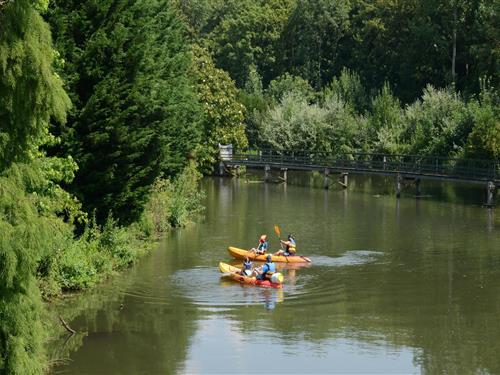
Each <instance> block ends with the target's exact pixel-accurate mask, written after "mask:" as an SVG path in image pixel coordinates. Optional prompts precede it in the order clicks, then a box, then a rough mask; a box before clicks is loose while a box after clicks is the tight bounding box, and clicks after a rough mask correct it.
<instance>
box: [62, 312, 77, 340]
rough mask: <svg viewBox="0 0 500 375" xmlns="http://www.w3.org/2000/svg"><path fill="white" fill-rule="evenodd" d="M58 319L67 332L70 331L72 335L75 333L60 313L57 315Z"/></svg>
mask: <svg viewBox="0 0 500 375" xmlns="http://www.w3.org/2000/svg"><path fill="white" fill-rule="evenodd" d="M59 320H60V321H61V324H62V325H63V326H64V328H66V330H67V331H68V332H70V333H71V334H72V335H74V334H75V333H76V331H75V330H74V329H73V328H71V327H70V326H69V325H68V323H66V321H65V320H64V319H63V317H62V316H61V315H59Z"/></svg>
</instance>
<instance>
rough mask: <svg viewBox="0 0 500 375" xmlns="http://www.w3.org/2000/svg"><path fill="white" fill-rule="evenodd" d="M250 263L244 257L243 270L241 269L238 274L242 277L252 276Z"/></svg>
mask: <svg viewBox="0 0 500 375" xmlns="http://www.w3.org/2000/svg"><path fill="white" fill-rule="evenodd" d="M252 266H253V265H252V261H251V260H250V259H249V258H248V257H245V261H244V262H243V268H242V269H241V271H240V273H241V274H242V275H243V276H248V277H250V276H252V274H253V269H252Z"/></svg>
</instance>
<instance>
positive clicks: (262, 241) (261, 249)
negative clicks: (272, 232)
mask: <svg viewBox="0 0 500 375" xmlns="http://www.w3.org/2000/svg"><path fill="white" fill-rule="evenodd" d="M267 249H269V242H267V234H263V235H261V236H260V238H259V243H258V245H257V248H255V247H254V248H252V249H251V250H250V252H253V253H255V254H264V253H265V252H267Z"/></svg>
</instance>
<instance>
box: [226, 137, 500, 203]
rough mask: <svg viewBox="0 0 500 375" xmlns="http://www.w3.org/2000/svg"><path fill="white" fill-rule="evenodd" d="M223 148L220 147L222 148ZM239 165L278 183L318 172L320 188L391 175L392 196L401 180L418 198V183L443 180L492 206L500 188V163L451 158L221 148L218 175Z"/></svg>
mask: <svg viewBox="0 0 500 375" xmlns="http://www.w3.org/2000/svg"><path fill="white" fill-rule="evenodd" d="M222 147H224V146H222ZM242 166H245V167H247V168H262V169H263V170H264V178H265V180H266V181H267V180H269V178H270V172H271V170H272V169H275V170H278V171H280V177H279V178H280V180H281V181H283V182H286V181H287V171H288V170H304V171H320V172H321V173H323V174H324V181H325V182H324V187H325V188H328V187H329V186H331V182H332V177H333V176H335V175H338V177H339V178H338V183H339V184H340V185H342V186H343V187H347V184H348V176H349V174H364V175H379V176H393V177H394V178H395V190H396V196H397V197H399V196H400V194H401V189H402V187H403V185H404V184H403V181H405V180H406V181H411V182H412V183H413V184H414V185H415V187H416V196H417V197H418V196H420V181H421V180H425V179H429V180H444V181H460V182H466V183H471V184H482V185H484V186H485V188H486V205H488V206H492V205H493V200H494V195H495V189H496V188H497V187H499V186H500V160H475V159H454V158H444V157H436V156H419V155H390V154H373V153H328V152H320V151H307V150H304V151H293V152H291V151H279V150H248V151H245V152H236V153H233V152H232V150H231V149H228V148H226V149H223V148H221V162H220V166H219V167H220V168H219V172H220V173H221V174H223V173H224V170H230V171H232V172H233V174H235V175H239V170H240V168H241V167H242Z"/></svg>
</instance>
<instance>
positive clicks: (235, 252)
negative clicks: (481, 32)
mask: <svg viewBox="0 0 500 375" xmlns="http://www.w3.org/2000/svg"><path fill="white" fill-rule="evenodd" d="M227 251H229V254H231V256H233V257H235V258H237V259H245V257H248V259H250V260H256V261H259V262H265V261H266V257H267V254H260V255H257V254H255V253H250V252H248V250H244V249H238V248H237V247H232V246H229V247H228V248H227ZM271 260H272V261H273V262H281V263H310V262H311V259H309V258H308V257H303V256H300V255H290V256H287V257H286V256H284V255H271Z"/></svg>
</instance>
